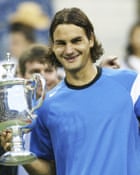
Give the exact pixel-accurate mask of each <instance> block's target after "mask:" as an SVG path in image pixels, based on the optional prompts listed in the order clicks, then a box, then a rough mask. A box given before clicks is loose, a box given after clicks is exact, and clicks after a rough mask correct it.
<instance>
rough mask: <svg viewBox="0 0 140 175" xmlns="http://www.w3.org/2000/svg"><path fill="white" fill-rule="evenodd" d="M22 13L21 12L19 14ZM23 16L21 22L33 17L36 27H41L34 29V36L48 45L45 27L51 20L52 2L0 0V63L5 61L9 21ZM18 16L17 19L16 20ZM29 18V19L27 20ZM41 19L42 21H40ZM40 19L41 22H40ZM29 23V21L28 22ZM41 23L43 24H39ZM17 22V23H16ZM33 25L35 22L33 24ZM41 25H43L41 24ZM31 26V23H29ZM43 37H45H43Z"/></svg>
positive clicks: (47, 0)
mask: <svg viewBox="0 0 140 175" xmlns="http://www.w3.org/2000/svg"><path fill="white" fill-rule="evenodd" d="M21 11H22V12H21ZM21 13H22V14H24V16H25V17H23V15H22V19H23V21H29V20H30V19H31V18H33V17H34V20H32V21H35V19H37V21H36V26H37V24H38V23H39V25H38V26H41V27H42V26H43V28H40V29H39V28H36V31H35V33H36V35H37V40H38V41H40V42H43V43H48V37H47V36H48V26H45V25H44V24H46V21H47V25H48V24H49V23H48V21H50V20H51V18H52V16H53V14H54V9H53V4H52V1H50V0H45V1H44V0H36V1H34V0H12V1H9V0H1V1H0V41H1V42H0V61H2V60H5V55H6V52H7V45H8V40H7V35H8V33H9V25H10V24H11V22H12V21H11V20H12V19H13V15H14V20H15V19H16V20H17V19H19V20H21V18H19V17H20V16H21V15H19V14H21ZM17 16H18V18H17ZM28 18H30V19H28ZM42 18H43V20H42ZM24 19H26V20H24ZM40 19H41V20H40ZM30 21H31V20H30ZM40 21H43V22H40ZM18 22H19V21H18ZM33 23H34V24H35V22H33ZM40 23H41V24H40ZM42 23H43V24H42ZM31 24H32V23H31ZM33 27H34V26H33ZM44 35H45V36H46V37H44Z"/></svg>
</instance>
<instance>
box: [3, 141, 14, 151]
mask: <svg viewBox="0 0 140 175" xmlns="http://www.w3.org/2000/svg"><path fill="white" fill-rule="evenodd" d="M11 146H12V144H11V143H10V142H7V143H6V144H5V145H4V146H3V149H4V150H5V151H10V150H11Z"/></svg>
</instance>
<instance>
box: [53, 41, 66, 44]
mask: <svg viewBox="0 0 140 175" xmlns="http://www.w3.org/2000/svg"><path fill="white" fill-rule="evenodd" d="M54 44H55V45H65V42H64V41H61V40H58V41H55V42H54Z"/></svg>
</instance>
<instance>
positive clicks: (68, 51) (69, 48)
mask: <svg viewBox="0 0 140 175" xmlns="http://www.w3.org/2000/svg"><path fill="white" fill-rule="evenodd" d="M71 53H73V46H72V44H71V43H68V44H66V46H65V54H68V55H69V54H71Z"/></svg>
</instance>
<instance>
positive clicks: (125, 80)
mask: <svg viewBox="0 0 140 175" xmlns="http://www.w3.org/2000/svg"><path fill="white" fill-rule="evenodd" d="M102 76H105V77H108V78H111V79H112V80H113V81H116V82H117V83H119V84H121V85H122V86H124V87H125V88H127V89H129V90H130V89H131V88H132V87H133V85H134V84H135V82H136V81H138V80H139V81H140V78H139V77H140V75H139V74H138V73H137V72H136V71H133V70H129V69H111V68H103V69H102Z"/></svg>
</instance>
